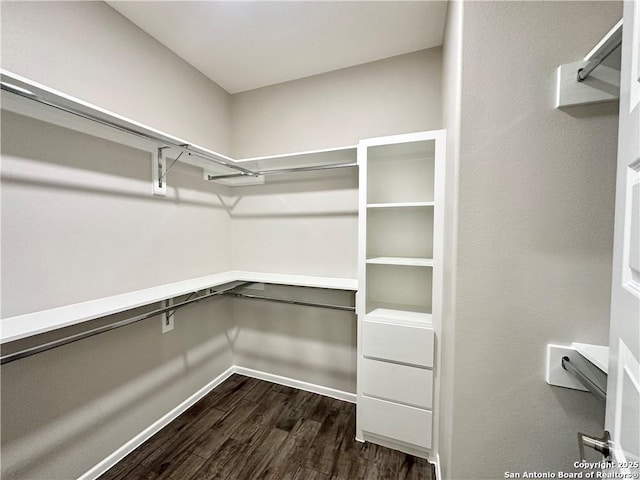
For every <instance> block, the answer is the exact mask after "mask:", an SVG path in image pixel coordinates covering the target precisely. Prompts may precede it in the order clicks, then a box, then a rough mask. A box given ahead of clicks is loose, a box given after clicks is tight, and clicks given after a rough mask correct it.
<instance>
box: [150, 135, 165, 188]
mask: <svg viewBox="0 0 640 480" xmlns="http://www.w3.org/2000/svg"><path fill="white" fill-rule="evenodd" d="M164 148H165V147H160V148H158V149H157V150H155V151H154V152H153V153H152V158H151V178H152V179H153V194H154V195H157V196H159V197H166V196H167V183H166V182H165V180H164V177H165V175H166V171H167V159H166V157H165V156H164Z"/></svg>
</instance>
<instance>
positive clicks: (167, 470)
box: [100, 375, 436, 480]
mask: <svg viewBox="0 0 640 480" xmlns="http://www.w3.org/2000/svg"><path fill="white" fill-rule="evenodd" d="M355 417H356V408H355V405H353V404H350V403H347V402H342V401H340V400H335V399H332V398H329V397H324V396H321V395H316V394H313V393H310V392H306V391H302V390H296V389H294V388H291V387H286V386H282V385H276V384H272V383H269V382H264V381H262V380H257V379H255V378H249V377H244V376H242V375H232V376H231V377H229V378H228V379H227V380H225V381H224V382H223V383H222V384H220V385H219V386H218V387H216V388H215V389H214V390H213V391H212V392H210V393H209V394H208V395H207V396H205V397H204V398H203V399H202V400H201V401H199V402H198V403H196V404H195V405H194V406H192V407H191V408H190V409H188V410H187V411H186V412H185V413H183V414H182V415H180V416H179V417H178V418H177V419H176V420H174V421H173V422H171V423H170V424H169V425H167V426H166V427H165V428H164V429H162V430H161V431H160V432H158V433H157V434H156V435H154V436H153V437H151V438H150V439H149V440H148V441H147V442H145V443H144V444H143V445H141V446H140V447H138V448H136V449H135V450H134V451H133V452H132V453H131V454H130V455H128V456H127V457H125V458H124V459H123V460H122V461H121V462H119V463H118V464H117V465H115V466H114V467H113V468H112V469H110V470H109V471H108V472H106V473H105V474H104V475H103V476H101V477H100V480H251V479H259V480H436V479H435V471H434V468H433V465H432V464H430V463H429V462H428V461H426V460H424V459H421V458H417V457H413V456H411V455H406V454H404V453H401V452H398V451H395V450H391V449H388V448H384V447H381V446H378V445H374V444H372V443H360V442H357V441H356V440H355V438H354V437H355V427H356V418H355Z"/></svg>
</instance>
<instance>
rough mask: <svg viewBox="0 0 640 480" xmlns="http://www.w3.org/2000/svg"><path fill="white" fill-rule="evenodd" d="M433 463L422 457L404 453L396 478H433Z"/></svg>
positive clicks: (400, 479) (432, 479)
mask: <svg viewBox="0 0 640 480" xmlns="http://www.w3.org/2000/svg"><path fill="white" fill-rule="evenodd" d="M432 468H433V465H432V464H430V463H429V462H428V461H427V460H425V459H424V458H418V457H414V456H413V455H408V454H404V457H403V458H402V459H401V463H400V470H399V472H398V480H434V477H435V475H434V474H433V471H432Z"/></svg>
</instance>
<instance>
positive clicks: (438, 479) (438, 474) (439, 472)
mask: <svg viewBox="0 0 640 480" xmlns="http://www.w3.org/2000/svg"><path fill="white" fill-rule="evenodd" d="M433 464H434V465H435V467H436V480H443V478H442V470H440V454H439V453H436V461H435V462H433Z"/></svg>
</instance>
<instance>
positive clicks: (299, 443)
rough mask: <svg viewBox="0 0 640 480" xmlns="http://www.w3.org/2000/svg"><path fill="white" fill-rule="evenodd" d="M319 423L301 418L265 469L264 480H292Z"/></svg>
mask: <svg viewBox="0 0 640 480" xmlns="http://www.w3.org/2000/svg"><path fill="white" fill-rule="evenodd" d="M319 430H320V423H318V422H315V421H313V420H308V419H305V418H301V419H300V420H298V422H297V423H296V425H295V427H294V428H293V429H292V430H291V432H290V433H289V435H288V436H287V439H286V441H285V442H284V444H283V445H282V448H280V451H279V452H278V453H277V455H275V456H274V457H273V460H272V461H271V463H270V464H269V466H268V467H267V470H266V471H265V475H264V476H263V477H262V478H263V479H264V480H283V479H292V478H293V477H294V476H295V474H296V472H297V471H298V468H299V467H300V466H302V464H303V462H304V460H305V455H306V452H307V450H308V449H309V447H310V446H311V445H312V444H313V441H314V439H315V438H316V435H317V434H318V431H319Z"/></svg>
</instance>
